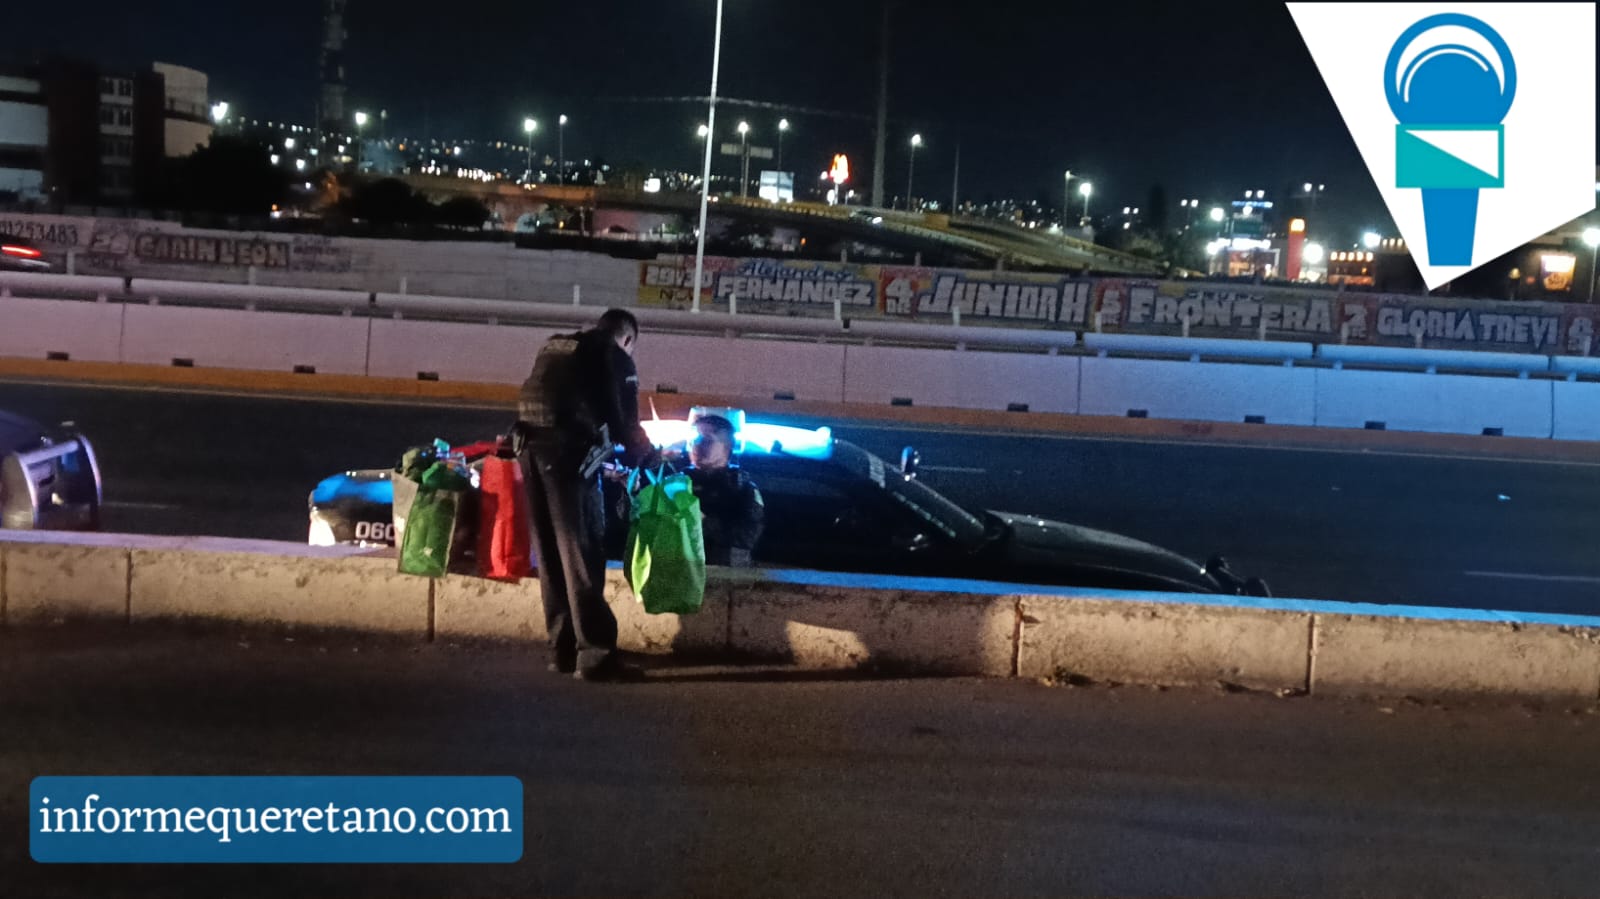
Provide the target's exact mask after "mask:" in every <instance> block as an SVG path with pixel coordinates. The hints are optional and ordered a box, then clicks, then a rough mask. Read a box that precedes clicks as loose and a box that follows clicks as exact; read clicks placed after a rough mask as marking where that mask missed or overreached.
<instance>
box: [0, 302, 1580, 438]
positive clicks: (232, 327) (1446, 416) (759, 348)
mask: <svg viewBox="0 0 1600 899" xmlns="http://www.w3.org/2000/svg"><path fill="white" fill-rule="evenodd" d="M358 305H359V304H358ZM0 325H3V327H0V356H11V357H17V358H26V359H43V358H45V357H46V355H47V354H49V353H52V352H59V353H67V354H69V356H70V357H71V358H72V359H75V360H79V361H108V362H115V361H121V362H129V363H143V364H154V365H170V364H172V360H173V359H175V358H180V359H192V360H194V364H195V365H198V366H204V367H214V368H234V369H245V370H259V371H291V370H293V369H294V368H295V367H296V366H312V367H314V368H315V369H316V371H317V372H318V373H326V374H355V375H360V374H367V375H373V376H382V377H396V378H404V379H408V380H409V379H414V378H416V377H417V375H418V374H419V373H421V372H429V373H434V374H437V375H438V376H439V378H440V379H441V380H444V381H457V382H462V381H473V382H483V383H500V384H518V383H521V381H522V379H523V378H524V377H526V375H527V372H528V370H529V368H530V366H531V364H532V360H533V357H534V354H535V353H536V352H537V351H538V348H539V346H540V345H541V344H542V343H543V341H544V340H545V338H547V337H548V336H549V335H550V334H552V333H554V329H552V328H529V327H516V326H505V325H490V324H486V323H454V322H437V321H421V320H413V319H406V320H396V319H392V318H374V319H369V318H365V317H361V316H359V315H354V316H341V315H311V314H305V313H284V312H264V311H243V310H227V309H214V308H200V307H186V306H172V305H156V306H151V305H145V304H132V303H130V304H119V303H112V302H107V303H97V302H92V301H81V300H54V299H39V298H30V297H12V296H6V297H0ZM636 361H637V363H638V366H639V371H640V373H641V383H640V387H641V389H643V390H645V391H650V390H654V389H656V388H657V387H659V386H670V387H673V388H676V389H677V390H678V391H680V392H683V393H698V394H713V395H721V396H727V397H731V398H732V397H750V398H760V399H769V398H771V397H773V396H775V395H777V394H789V395H792V396H793V398H794V399H796V400H801V401H807V400H810V401H818V402H847V403H858V404H862V405H864V406H886V405H888V404H889V403H890V402H891V401H893V400H894V399H896V398H907V399H910V400H911V401H912V403H913V404H914V405H916V406H924V407H926V406H933V407H948V408H961V409H990V410H1004V409H1005V408H1007V406H1008V405H1010V404H1013V403H1025V404H1027V406H1028V407H1029V409H1030V411H1035V412H1059V413H1069V414H1070V413H1076V414H1084V415H1110V416H1116V417H1123V416H1126V415H1127V414H1128V411H1129V410H1130V409H1134V410H1137V409H1142V410H1144V411H1145V412H1146V414H1147V415H1148V416H1149V417H1150V418H1156V419H1177V420H1197V421H1235V422H1243V421H1245V420H1246V418H1247V417H1248V416H1262V417H1263V418H1264V419H1265V421H1266V423H1268V424H1290V425H1303V426H1319V427H1333V428H1362V427H1364V426H1365V425H1366V424H1367V423H1368V422H1382V423H1383V424H1384V426H1385V428H1386V429H1388V430H1395V431H1426V432H1436V433H1454V434H1482V433H1484V432H1485V430H1486V429H1500V432H1501V433H1502V434H1503V435H1504V436H1507V437H1543V438H1549V437H1555V438H1558V439H1564V440H1600V384H1597V383H1595V382H1592V381H1583V382H1566V381H1554V380H1550V379H1547V378H1537V377H1536V378H1518V377H1516V376H1510V375H1508V376H1491V375H1456V374H1425V373H1422V372H1400V371H1371V370H1354V369H1343V370H1338V369H1312V368H1307V367H1293V368H1290V367H1285V366H1279V365H1250V364H1236V363H1208V362H1189V361H1187V360H1152V359H1117V358H1099V357H1088V356H1078V355H1072V354H1064V355H1059V356H1049V355H1045V354H1043V353H1003V352H978V351H957V350H934V349H912V348H903V347H882V346H861V345H844V344H837V343H817V342H811V341H809V340H778V339H770V340H764V339H754V338H729V337H723V336H716V335H690V334H677V333H660V332H647V333H646V334H645V337H644V339H643V340H642V341H641V342H640V345H639V350H638V356H637V360H636Z"/></svg>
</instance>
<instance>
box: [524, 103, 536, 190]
mask: <svg viewBox="0 0 1600 899" xmlns="http://www.w3.org/2000/svg"><path fill="white" fill-rule="evenodd" d="M538 130H539V120H538V119H534V118H526V119H523V120H522V133H523V134H525V135H527V137H528V175H527V178H528V181H529V183H532V181H533V132H535V131H538Z"/></svg>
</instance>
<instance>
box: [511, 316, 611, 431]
mask: <svg viewBox="0 0 1600 899" xmlns="http://www.w3.org/2000/svg"><path fill="white" fill-rule="evenodd" d="M582 336H583V335H582V334H557V335H556V336H554V337H551V338H550V339H549V340H548V341H546V342H545V345H544V346H543V347H541V348H540V350H539V354H538V355H537V356H535V357H534V360H533V372H532V373H531V374H529V375H528V379H527V380H526V381H524V382H523V383H522V393H521V395H520V396H519V397H518V400H517V417H518V418H519V419H521V420H522V421H523V422H524V423H526V424H528V425H529V426H531V427H534V428H540V429H553V430H559V431H564V432H567V433H572V434H575V435H576V434H582V435H588V434H591V433H593V432H594V431H595V430H597V429H598V428H599V425H600V423H599V422H598V421H596V420H595V417H594V413H593V411H592V410H590V408H589V403H588V402H587V401H586V396H585V386H586V385H585V384H584V383H583V381H584V379H583V372H582V371H580V368H581V365H582V358H581V356H580V354H579V352H578V351H579V348H580V346H581V342H580V338H581V337H582Z"/></svg>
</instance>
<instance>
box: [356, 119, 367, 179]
mask: <svg viewBox="0 0 1600 899" xmlns="http://www.w3.org/2000/svg"><path fill="white" fill-rule="evenodd" d="M368 118H369V116H368V115H367V114H366V113H364V112H361V111H359V110H358V111H357V112H356V171H357V172H360V171H361V156H362V152H361V151H362V150H363V149H364V148H363V147H362V146H361V131H362V129H364V128H366V127H367V119H368Z"/></svg>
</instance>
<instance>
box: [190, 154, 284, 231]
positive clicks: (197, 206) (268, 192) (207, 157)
mask: <svg viewBox="0 0 1600 899" xmlns="http://www.w3.org/2000/svg"><path fill="white" fill-rule="evenodd" d="M169 177H171V178H172V179H173V180H172V181H171V182H170V184H169V187H168V191H167V193H168V197H169V202H171V203H172V204H173V205H174V206H176V207H177V208H179V209H181V210H184V211H189V212H212V213H221V214H227V215H266V214H267V213H268V212H271V211H272V207H273V206H274V205H277V204H280V203H283V202H284V200H285V198H286V197H287V196H288V194H289V182H288V176H287V175H286V174H285V173H284V172H283V170H281V169H279V168H278V167H277V166H275V165H273V164H272V159H271V158H270V157H269V155H268V153H267V151H266V150H265V149H263V148H262V147H260V146H258V145H256V144H252V143H250V142H248V141H244V140H241V139H239V138H236V137H218V136H213V137H212V138H211V142H210V143H209V144H207V145H206V146H204V147H201V148H199V149H198V150H195V151H194V152H193V153H191V154H189V156H188V157H186V158H184V159H182V160H180V161H178V162H177V163H176V164H174V165H173V166H172V167H171V168H170V169H169Z"/></svg>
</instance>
